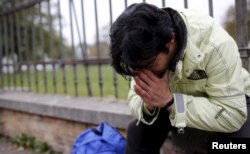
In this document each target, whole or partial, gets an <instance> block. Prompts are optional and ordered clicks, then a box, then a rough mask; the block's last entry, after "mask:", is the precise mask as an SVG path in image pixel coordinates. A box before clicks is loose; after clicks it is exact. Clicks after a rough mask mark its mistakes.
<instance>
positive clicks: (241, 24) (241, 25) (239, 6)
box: [235, 0, 250, 71]
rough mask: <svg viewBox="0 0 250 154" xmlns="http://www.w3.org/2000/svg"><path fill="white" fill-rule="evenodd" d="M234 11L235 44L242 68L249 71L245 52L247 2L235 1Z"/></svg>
mask: <svg viewBox="0 0 250 154" xmlns="http://www.w3.org/2000/svg"><path fill="white" fill-rule="evenodd" d="M235 10H236V20H235V21H236V32H237V33H236V34H237V35H236V36H237V44H238V46H239V48H241V49H242V48H243V49H242V50H240V54H241V57H242V62H243V66H244V67H245V68H246V69H247V70H248V71H249V70H250V66H249V56H250V55H249V53H248V51H247V50H244V49H247V46H248V25H247V20H248V18H247V0H240V1H239V0H235Z"/></svg>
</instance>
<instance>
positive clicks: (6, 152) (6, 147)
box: [0, 137, 34, 154]
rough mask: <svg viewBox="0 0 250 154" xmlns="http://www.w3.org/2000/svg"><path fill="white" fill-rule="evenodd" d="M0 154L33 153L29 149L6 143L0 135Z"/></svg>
mask: <svg viewBox="0 0 250 154" xmlns="http://www.w3.org/2000/svg"><path fill="white" fill-rule="evenodd" d="M0 154H34V153H32V152H31V151H28V150H23V149H22V148H17V147H14V146H13V145H11V144H10V143H8V141H7V139H6V138H4V137H0Z"/></svg>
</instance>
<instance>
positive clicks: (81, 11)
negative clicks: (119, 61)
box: [0, 0, 247, 98]
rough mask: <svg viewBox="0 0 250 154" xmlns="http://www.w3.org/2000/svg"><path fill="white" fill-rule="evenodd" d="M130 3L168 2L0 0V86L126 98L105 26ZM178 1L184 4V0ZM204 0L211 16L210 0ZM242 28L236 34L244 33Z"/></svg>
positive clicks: (186, 4) (163, 2)
mask: <svg viewBox="0 0 250 154" xmlns="http://www.w3.org/2000/svg"><path fill="white" fill-rule="evenodd" d="M133 2H147V3H156V5H158V6H160V7H165V6H167V5H168V4H167V2H168V1H166V0H155V1H152V0H151V1H150V2H149V1H146V0H143V1H132V0H131V1H129V0H116V1H114V0H113V1H112V0H1V1H0V36H1V38H0V62H1V63H0V85H1V89H3V90H5V89H14V90H25V91H34V92H44V93H52V94H65V95H74V96H96V97H116V98H126V95H127V92H128V88H129V83H128V81H126V80H124V79H123V78H122V77H121V76H119V75H117V74H116V73H115V71H114V70H113V69H112V68H111V67H110V65H109V64H110V58H109V55H108V52H109V48H108V42H109V40H108V29H109V26H110V25H111V24H112V22H113V20H114V18H116V16H117V15H118V14H119V13H120V12H121V11H122V10H123V9H124V8H126V7H127V6H128V5H129V4H130V3H133ZM176 2H177V1H176ZM178 2H179V3H180V4H181V5H183V8H189V1H188V0H179V1H178ZM204 2H206V3H207V5H208V6H207V8H208V9H207V10H208V14H209V15H210V16H214V11H213V6H214V4H213V0H204ZM244 2H246V1H245V0H242V1H237V0H236V1H235V4H238V5H236V7H238V9H236V12H237V10H239V11H238V12H237V15H240V16H238V19H242V21H241V22H238V23H240V25H237V27H239V28H238V29H240V28H241V29H242V28H243V29H244V28H245V27H247V24H246V20H247V19H246V18H245V16H246V14H247V13H246V12H244V11H246V7H245V6H244ZM170 7H171V6H170ZM103 8H105V9H104V10H103ZM119 8H120V9H119ZM242 8H243V9H242ZM242 10H243V12H242ZM90 22H91V24H90ZM103 23H104V24H103ZM244 30H245V31H243V32H239V33H238V35H240V36H242V35H244V36H245V35H246V30H247V29H244ZM91 31H92V33H91ZM245 39H246V38H244V41H245ZM244 41H242V39H239V40H238V42H244ZM239 44H240V45H241V46H240V47H247V42H245V43H243V44H242V43H239Z"/></svg>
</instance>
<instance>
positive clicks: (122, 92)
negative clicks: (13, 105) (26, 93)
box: [0, 65, 129, 99]
mask: <svg viewBox="0 0 250 154" xmlns="http://www.w3.org/2000/svg"><path fill="white" fill-rule="evenodd" d="M101 70H102V79H103V97H115V91H114V84H113V77H114V75H113V74H114V72H113V69H112V67H111V66H108V65H103V66H101ZM76 72H77V75H76V78H75V79H77V80H76V81H77V83H78V84H77V85H78V86H77V90H78V95H79V96H88V92H87V85H86V73H85V68H84V66H82V65H78V66H77V67H76ZM65 74H66V83H67V85H66V89H67V94H66V95H70V96H75V86H74V70H73V67H72V66H68V67H66V68H65ZM1 76H2V78H0V81H1V85H3V86H4V87H6V88H10V87H20V88H22V89H29V90H30V91H32V92H39V93H46V91H45V87H46V82H45V77H46V78H47V87H48V88H47V89H48V92H47V93H50V94H54V91H55V88H56V90H57V94H62V95H64V84H63V71H62V69H61V68H58V69H56V70H55V79H56V80H55V81H56V87H55V86H54V84H53V71H52V70H47V71H46V73H44V71H43V70H42V71H39V72H37V73H35V71H34V70H33V69H32V71H30V73H28V72H22V73H15V74H5V75H1ZM89 76H90V84H91V89H92V92H93V96H94V97H101V95H100V87H99V78H98V77H99V73H98V66H89ZM36 79H37V81H38V82H37V84H38V86H36ZM117 79H118V99H127V94H128V90H129V81H127V80H125V79H124V78H123V77H122V76H120V75H117ZM14 81H16V82H14ZM22 81H23V83H22ZM28 81H30V85H31V86H30V87H29V82H28Z"/></svg>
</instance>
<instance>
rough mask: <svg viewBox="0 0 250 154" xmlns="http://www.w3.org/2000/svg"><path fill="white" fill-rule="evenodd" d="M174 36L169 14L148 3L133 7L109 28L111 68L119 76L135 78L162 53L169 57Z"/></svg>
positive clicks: (125, 11)
mask: <svg viewBox="0 0 250 154" xmlns="http://www.w3.org/2000/svg"><path fill="white" fill-rule="evenodd" d="M173 33H174V28H173V25H172V21H171V17H170V16H169V14H168V13H167V12H166V11H164V10H162V9H160V8H157V7H156V6H154V5H151V4H146V3H139V4H132V5H130V6H129V7H128V8H127V9H125V10H124V11H123V12H122V14H121V15H120V16H119V17H118V18H117V19H116V21H115V22H114V23H113V24H112V26H111V28H110V41H111V43H110V55H111V58H112V62H111V65H112V66H113V67H114V69H115V70H116V72H117V73H119V74H121V75H123V76H132V75H133V72H134V71H135V70H140V69H143V68H147V67H149V66H150V65H151V64H152V62H154V60H155V58H156V56H157V55H158V54H159V53H160V52H165V53H168V48H166V44H167V43H168V42H169V41H170V40H171V38H172V36H173V35H172V34H173Z"/></svg>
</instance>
